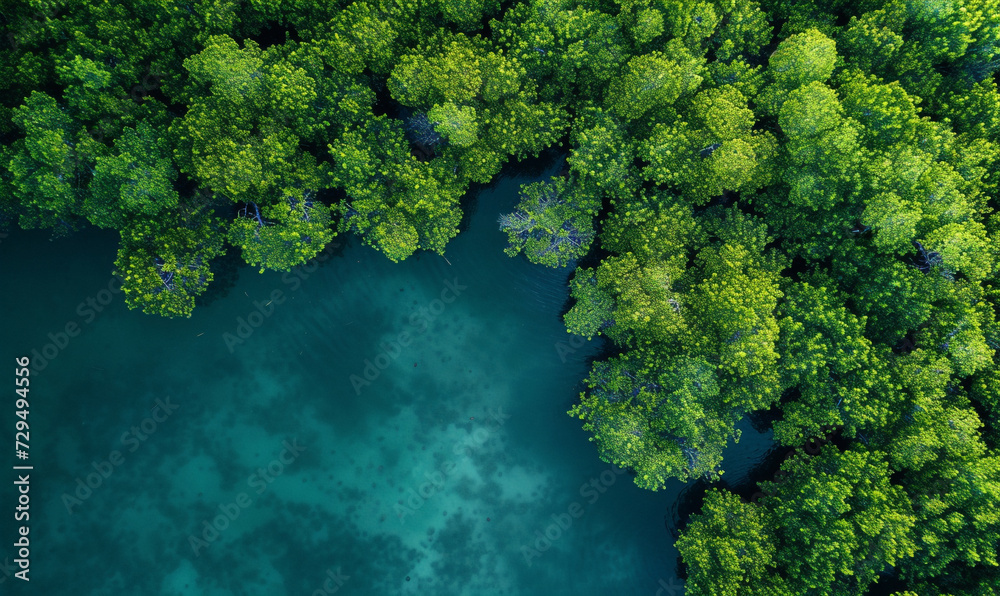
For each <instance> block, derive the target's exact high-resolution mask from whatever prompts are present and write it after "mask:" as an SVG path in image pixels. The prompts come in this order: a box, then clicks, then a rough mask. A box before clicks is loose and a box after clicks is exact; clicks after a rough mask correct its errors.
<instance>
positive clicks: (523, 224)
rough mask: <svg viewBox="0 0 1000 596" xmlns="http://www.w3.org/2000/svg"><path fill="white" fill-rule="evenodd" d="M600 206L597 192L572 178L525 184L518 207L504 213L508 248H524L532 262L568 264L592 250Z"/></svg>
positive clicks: (510, 252)
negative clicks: (581, 185) (508, 240)
mask: <svg viewBox="0 0 1000 596" xmlns="http://www.w3.org/2000/svg"><path fill="white" fill-rule="evenodd" d="M599 207H600V201H599V200H598V199H597V198H596V197H595V196H594V194H593V193H592V192H591V191H590V190H589V189H586V188H581V187H580V185H579V182H577V181H575V180H573V179H570V178H564V177H559V176H554V177H553V178H552V179H551V180H549V181H545V182H534V183H531V184H522V185H521V200H520V202H519V203H518V205H517V209H516V210H515V211H514V212H513V213H510V214H506V215H501V216H500V220H499V223H500V229H501V230H503V231H505V232H507V237H508V238H509V239H510V246H509V247H508V248H507V249H505V251H504V252H506V253H507V254H508V255H510V256H514V255H516V254H518V253H519V252H522V251H523V252H524V254H525V256H527V257H528V260H529V261H531V262H532V263H537V264H541V265H548V266H550V267H565V266H566V265H568V264H569V263H570V262H572V261H574V260H576V259H579V258H580V257H582V256H583V255H585V254H586V253H587V251H588V250H589V248H590V243H591V242H592V241H593V239H594V217H595V216H596V215H597V210H598V208H599Z"/></svg>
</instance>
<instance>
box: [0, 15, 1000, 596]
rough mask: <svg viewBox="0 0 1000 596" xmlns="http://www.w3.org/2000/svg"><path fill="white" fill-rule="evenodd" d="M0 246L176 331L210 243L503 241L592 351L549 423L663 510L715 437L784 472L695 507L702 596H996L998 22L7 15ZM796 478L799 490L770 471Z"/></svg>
mask: <svg viewBox="0 0 1000 596" xmlns="http://www.w3.org/2000/svg"><path fill="white" fill-rule="evenodd" d="M0 25H2V34H3V35H2V39H0V42H2V46H0V139H2V147H0V224H3V223H6V224H8V225H12V224H16V225H20V226H21V227H24V228H44V229H48V230H51V231H52V233H53V234H54V235H62V234H66V233H69V232H72V231H74V230H77V229H80V228H82V227H85V226H98V227H102V228H109V229H113V230H117V231H118V232H119V233H120V235H121V243H120V248H119V253H118V258H117V260H116V262H115V269H116V271H117V272H118V273H119V274H120V275H121V276H122V277H123V278H124V282H125V285H124V290H125V295H126V297H127V302H128V304H129V306H130V307H133V308H136V307H138V308H141V309H142V310H144V311H146V312H148V313H156V314H161V315H166V316H188V315H190V313H191V311H192V309H193V308H194V299H195V297H197V296H198V295H200V294H201V293H203V292H204V291H205V290H206V288H207V287H208V286H209V284H211V283H212V280H213V274H212V271H211V268H210V265H211V263H212V261H213V259H215V258H217V257H219V256H220V255H222V254H223V253H224V252H225V250H226V246H227V245H229V246H235V247H239V248H240V249H241V251H242V254H243V258H244V260H245V261H246V262H247V263H250V264H252V265H253V266H254V267H256V268H258V269H260V270H261V271H264V270H288V269H289V268H291V267H293V266H295V265H298V264H301V263H303V262H305V261H306V260H308V259H309V258H311V257H312V256H315V255H316V254H317V253H318V252H319V251H321V250H322V249H323V248H324V246H326V245H327V244H328V243H330V242H331V240H332V239H333V237H334V236H335V234H338V233H339V234H343V233H348V232H350V233H354V234H357V235H359V236H360V237H361V238H362V239H363V241H364V242H365V243H367V244H369V245H371V246H373V247H375V248H376V249H378V250H380V251H382V252H383V253H384V254H385V255H386V256H387V257H388V258H390V259H393V260H400V259H404V258H406V257H408V256H409V255H411V254H413V253H414V252H415V251H418V250H433V251H438V252H442V251H443V250H444V247H445V246H446V244H447V243H448V241H449V240H450V239H451V238H453V237H454V236H455V235H456V234H457V233H458V225H459V222H460V220H461V211H460V198H461V197H462V195H463V194H464V193H465V192H466V190H467V189H468V188H469V185H470V184H471V183H473V182H475V183H486V182H488V181H490V180H491V179H492V178H493V177H494V176H495V175H496V174H497V173H498V172H499V171H500V169H501V167H502V166H503V165H504V164H505V163H508V162H509V161H510V160H511V159H512V158H513V159H514V160H517V159H523V158H525V157H527V156H531V155H537V154H539V152H540V151H542V150H544V149H546V148H550V147H563V148H564V150H565V151H566V152H567V168H566V170H565V171H564V172H563V173H561V174H560V175H559V176H556V177H554V178H552V179H550V180H544V181H541V182H537V183H533V184H528V185H525V186H524V187H523V188H522V189H521V197H520V199H521V200H520V203H519V204H518V206H517V209H516V210H515V211H514V212H513V213H510V214H504V215H502V216H501V218H500V221H499V225H500V228H501V229H502V230H503V231H504V232H506V233H507V235H508V236H509V238H510V247H509V249H508V253H509V254H511V255H518V254H519V253H523V254H524V255H525V256H526V257H527V258H528V259H529V260H531V261H532V262H535V263H539V264H542V265H548V266H557V267H562V266H567V265H570V266H572V265H575V263H576V262H577V261H578V260H579V259H581V258H583V257H585V256H587V255H590V256H591V257H592V258H590V260H589V261H588V266H586V267H581V268H579V269H577V270H576V272H575V274H574V276H573V278H572V280H571V291H572V296H573V298H574V299H575V302H574V305H573V306H572V307H571V309H570V310H569V312H568V313H567V314H566V316H565V321H566V325H567V328H568V330H569V331H571V332H574V333H577V334H580V335H583V336H586V337H591V338H593V337H596V336H603V337H605V338H607V339H608V340H609V341H611V342H613V344H614V345H615V346H616V347H617V348H618V353H617V355H615V356H613V357H611V358H609V359H607V360H603V361H598V362H595V363H594V364H593V366H592V370H591V372H590V375H589V376H588V378H587V379H586V381H585V388H586V389H585V391H584V392H583V393H582V395H581V397H580V401H579V403H577V404H576V405H575V406H574V407H573V409H572V410H571V414H572V415H573V416H576V417H578V418H579V419H580V420H582V421H583V425H584V429H585V430H586V431H588V432H589V433H591V435H592V440H593V441H594V442H595V444H596V446H597V448H598V451H599V453H600V456H601V457H602V458H603V459H604V460H605V461H608V462H614V463H616V464H619V465H622V466H625V467H627V468H629V469H631V470H632V471H633V472H634V478H635V482H636V483H637V484H638V485H639V486H641V487H644V488H648V489H651V490H657V489H661V488H663V487H664V485H665V483H666V482H667V481H668V480H670V479H672V478H677V479H681V480H689V479H695V478H707V479H717V478H718V477H719V475H720V474H722V472H723V470H722V468H721V464H722V450H723V447H724V446H725V445H726V444H727V442H728V440H729V439H730V438H736V439H737V440H738V438H739V437H738V433H737V431H736V430H735V427H736V423H737V422H738V421H740V420H741V419H743V418H744V416H746V415H747V414H749V413H753V412H761V411H768V412H770V414H772V416H773V418H774V419H775V422H774V423H773V428H774V431H775V438H776V439H777V440H778V441H779V442H780V443H782V444H784V445H787V446H795V445H799V444H800V443H801V442H802V440H803V438H804V437H808V436H810V435H814V434H817V433H818V432H819V429H820V428H823V427H827V426H829V425H839V426H842V427H843V431H842V439H843V440H842V441H841V442H840V443H838V444H837V445H834V444H830V445H827V446H825V447H824V448H823V450H822V453H820V454H819V455H818V456H816V457H814V458H808V459H802V460H796V461H794V462H789V463H786V464H783V471H784V472H787V477H786V478H787V479H786V480H785V481H784V482H782V483H780V484H779V485H778V486H776V487H775V488H774V490H773V491H772V495H771V496H769V497H767V498H765V499H764V500H763V501H762V502H761V503H760V504H759V506H758V505H756V504H750V503H746V502H743V501H742V500H741V499H739V498H738V497H737V496H735V495H733V494H731V493H729V492H727V491H725V490H716V489H713V490H712V491H711V492H709V494H708V495H707V497H706V499H705V502H704V506H703V509H702V511H701V513H699V514H697V515H695V516H694V518H693V519H692V521H691V523H690V524H689V525H688V526H687V528H686V529H685V530H684V532H683V535H682V536H681V538H680V540H679V541H678V543H677V547H678V550H679V551H680V553H681V555H682V557H683V559H684V562H685V563H686V565H687V569H688V576H689V579H688V585H687V590H688V593H691V594H705V595H708V594H711V595H723V594H725V595H732V596H735V595H749V594H762V595H763V594H766V595H773V596H784V595H789V596H792V595H795V596H798V595H817V596H818V595H838V596H841V595H847V594H864V593H865V592H866V591H867V590H868V589H869V587H870V585H871V584H872V583H873V582H876V581H878V579H879V577H880V575H882V574H884V573H885V572H886V570H892V572H893V573H894V574H895V575H896V576H897V578H898V579H900V580H902V581H903V582H905V584H906V585H907V586H908V589H909V591H908V592H905V593H903V592H900V593H899V596H903V594H906V595H908V596H909V595H913V594H917V595H919V596H942V595H952V596H973V595H976V596H979V595H985V594H994V593H996V591H997V590H1000V573H998V561H997V548H998V539H1000V453H998V452H997V447H998V436H1000V435H998V433H997V431H998V426H1000V368H998V367H997V362H998V352H997V350H998V349H1000V323H998V318H997V314H998V311H997V305H998V300H1000V289H998V288H1000V284H998V281H1000V279H998V274H1000V269H998V266H997V263H998V260H997V256H998V255H997V243H996V238H997V236H998V234H1000V216H998V215H997V213H996V211H995V209H996V207H997V199H998V187H997V184H998V182H1000V171H998V165H1000V149H998V148H1000V93H998V88H997V77H996V73H997V71H998V69H1000V1H998V0H948V1H941V2H930V1H924V0H863V1H859V2H856V3H847V2H842V1H840V0H831V1H829V2H816V1H815V0H780V1H779V0H761V1H760V2H758V1H756V0H744V1H741V2H737V1H735V0H697V1H695V0H527V1H522V2H509V3H506V4H504V5H503V6H501V4H500V3H498V2H496V1H493V0H490V1H487V0H462V1H459V0H357V1H355V2H347V1H346V0H341V1H339V2H338V1H333V2H326V1H322V2H321V1H319V0H255V1H253V2H247V3H237V2H230V1H227V0H198V1H197V2H195V1H192V2H156V1H151V0H135V1H133V2H119V1H108V2H101V3H98V2H86V1H85V0H20V1H11V2H7V3H5V4H4V6H3V8H2V10H0ZM783 478H785V476H783Z"/></svg>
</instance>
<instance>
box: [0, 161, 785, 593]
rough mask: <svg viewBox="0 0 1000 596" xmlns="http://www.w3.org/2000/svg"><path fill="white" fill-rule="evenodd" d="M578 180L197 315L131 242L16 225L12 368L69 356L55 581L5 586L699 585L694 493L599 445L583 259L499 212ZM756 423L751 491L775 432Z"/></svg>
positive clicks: (656, 589) (240, 291) (730, 458)
mask: <svg viewBox="0 0 1000 596" xmlns="http://www.w3.org/2000/svg"><path fill="white" fill-rule="evenodd" d="M555 169H556V168H555V167H549V168H548V169H547V170H546V171H544V172H542V173H541V174H539V175H534V176H523V175H522V176H508V175H505V176H503V177H501V178H500V179H499V180H498V181H497V182H496V183H494V184H493V185H491V186H489V187H487V188H485V189H483V190H482V191H481V192H479V193H478V195H477V197H476V198H475V199H474V200H473V201H472V202H471V203H470V206H469V211H470V212H471V216H470V217H469V218H468V224H469V225H468V229H467V230H465V231H463V232H462V233H461V234H460V235H459V236H458V237H457V238H456V239H455V240H453V241H452V242H451V243H450V244H449V245H448V250H447V252H446V254H445V257H444V258H443V257H441V256H438V255H434V254H420V255H417V256H416V257H414V258H410V259H408V260H406V261H405V262H402V263H398V264H394V263H391V262H390V261H388V260H387V259H386V258H384V257H383V256H381V255H380V254H378V253H376V252H375V251H374V250H372V249H370V248H367V247H364V246H361V245H360V244H359V243H358V242H357V240H356V239H351V238H345V237H342V238H339V239H338V240H339V242H341V243H343V245H342V246H340V247H339V248H336V249H334V250H332V251H329V252H328V253H326V254H325V255H324V260H323V261H322V262H313V263H310V265H309V266H307V267H300V268H298V269H297V270H296V271H294V272H293V273H291V274H281V273H266V274H263V275H261V274H258V273H257V272H256V270H254V269H252V268H249V267H245V268H243V269H240V271H239V273H240V275H239V278H238V280H237V281H236V284H235V286H233V287H232V288H230V289H229V291H228V295H226V296H225V297H221V298H219V299H217V300H214V301H213V302H212V303H211V304H209V305H207V306H203V307H199V308H197V309H196V310H195V313H194V315H193V316H192V317H191V318H190V319H182V320H167V319H161V318H156V317H151V316H147V315H144V314H142V313H141V312H139V311H130V310H128V309H127V308H126V307H125V305H124V299H123V297H122V295H121V294H120V293H115V292H113V291H111V290H109V289H108V288H109V287H110V288H111V289H112V290H114V289H117V287H118V286H117V283H116V280H115V279H114V277H113V276H112V275H111V270H112V263H113V261H114V257H115V243H116V237H115V235H114V234H108V233H102V232H97V231H87V232H83V233H80V234H77V235H75V236H73V237H71V238H69V239H64V240H58V241H53V242H50V241H49V240H48V239H47V235H46V234H44V233H40V232H12V233H11V235H10V236H9V237H7V238H6V239H4V240H3V242H2V243H0V275H2V279H3V280H4V282H3V283H4V284H5V286H4V287H5V289H6V290H7V291H5V292H3V293H2V294H0V317H2V318H3V320H2V329H3V334H4V339H3V342H2V348H0V349H2V356H3V358H2V362H6V363H8V370H7V372H6V373H2V372H0V379H4V378H7V379H9V381H8V382H9V384H10V385H11V386H12V385H13V380H12V379H13V373H14V371H13V369H14V358H15V357H16V356H21V355H24V354H30V353H31V352H32V350H38V351H39V352H38V353H39V354H40V355H43V357H44V355H46V354H47V355H49V356H54V357H53V358H51V361H46V362H44V367H42V366H41V365H42V362H41V361H40V360H38V359H36V360H35V362H34V366H35V368H36V369H40V370H37V374H36V375H34V376H32V385H31V413H30V422H31V432H32V435H31V439H32V440H31V456H30V463H31V464H33V465H34V466H35V469H34V471H33V472H32V476H31V478H32V484H31V497H32V501H31V516H32V517H31V534H30V535H31V537H32V550H31V561H32V565H31V580H32V581H31V585H30V588H28V586H25V585H24V584H23V582H20V581H14V580H13V579H6V581H5V582H4V584H5V585H4V587H3V589H4V592H5V593H28V592H27V589H30V590H31V593H34V594H65V593H68V592H67V591H68V590H72V592H73V593H75V594H83V595H98V594H108V595H120V594H154V595H155V594H160V595H163V596H174V595H213V596H214V595H223V594H242V595H250V594H261V595H268V596H284V595H317V594H332V593H338V594H442V595H446V594H549V595H559V594H607V593H616V594H626V593H627V594H651V595H653V594H657V593H659V594H663V595H670V594H682V593H683V588H682V587H681V585H682V582H681V580H680V579H678V577H677V575H676V565H677V552H676V550H675V549H674V548H673V537H672V536H671V530H672V529H673V527H674V526H675V525H676V524H677V523H678V521H679V520H680V517H682V514H683V507H681V508H680V509H681V513H678V497H679V495H680V494H681V491H682V490H683V489H685V485H683V484H682V483H680V482H677V481H674V482H672V483H671V484H670V485H669V486H668V487H667V490H665V491H661V492H658V493H653V492H649V491H644V490H640V489H638V488H637V487H635V486H634V485H633V484H632V482H631V478H630V477H629V475H628V474H623V473H620V471H617V472H616V471H615V470H614V468H612V467H611V466H609V465H608V464H605V463H603V462H601V461H600V460H599V459H598V458H597V454H596V449H595V447H594V445H593V444H592V443H589V442H588V440H587V434H586V433H584V432H583V431H582V430H581V429H580V423H579V421H577V420H574V419H571V418H570V417H568V416H567V415H566V411H567V410H568V409H569V408H570V407H571V405H572V404H573V402H574V400H575V398H576V395H577V394H578V392H579V391H580V380H581V379H583V378H584V377H585V376H586V373H587V368H588V359H591V358H593V357H594V356H595V355H597V354H598V353H600V351H601V348H602V346H601V345H599V343H598V342H597V341H594V342H589V343H588V342H579V341H573V342H572V343H571V342H570V340H571V339H572V338H571V337H570V336H568V334H567V333H566V331H565V328H564V327H563V325H562V322H561V318H560V314H561V313H562V312H563V311H564V310H565V307H566V301H567V298H568V289H567V285H566V281H567V279H568V277H569V275H570V272H569V270H553V269H549V268H544V267H539V266H533V265H531V264H529V263H527V261H525V260H524V259H523V258H515V259H512V258H509V257H507V256H505V255H504V254H503V252H502V249H503V247H504V246H505V240H506V237H505V235H504V234H503V233H501V232H500V231H498V230H497V226H496V218H497V216H498V215H499V214H500V213H501V212H506V211H510V210H511V209H512V208H513V206H514V205H515V204H516V201H517V197H516V191H517V186H518V185H519V184H521V183H523V182H528V181H533V180H538V179H541V178H543V177H547V176H548V175H550V174H551V173H553V172H554V171H555ZM88 301H91V302H88ZM269 302H270V304H269ZM68 323H74V324H76V326H77V327H72V326H71V327H70V329H71V330H75V331H76V332H77V335H76V336H75V337H69V336H67V337H65V338H63V337H62V336H61V335H60V333H63V332H65V329H66V326H67V324H68ZM50 333H51V334H52V337H49V334H50ZM46 344H53V345H52V346H51V347H49V348H46ZM57 344H62V345H61V346H60V345H57ZM46 350H47V352H46ZM12 402H13V400H5V402H4V403H5V404H8V405H6V406H5V407H4V410H3V412H2V414H0V419H2V420H3V421H4V426H5V428H12V427H13V421H14V417H13V411H12V410H13V406H12ZM741 428H742V429H743V439H742V440H741V442H740V444H739V445H738V446H735V447H730V448H729V449H728V450H727V452H726V454H727V457H726V461H725V464H724V466H725V467H726V469H727V470H728V472H727V475H726V478H727V480H729V481H730V482H734V481H735V482H738V481H739V480H740V479H741V478H742V477H744V476H746V474H747V473H748V472H749V471H750V469H751V467H752V465H753V464H754V463H755V462H757V461H759V460H760V458H761V456H762V455H763V454H764V452H765V451H766V450H767V449H768V447H769V446H770V440H769V436H770V433H766V434H758V433H756V432H754V431H753V430H752V429H751V428H750V426H749V424H747V423H742V424H741ZM116 452H117V453H118V455H117V456H115V455H114V454H115V453H116ZM10 461H12V462H14V461H15V460H13V457H11V460H10ZM5 474H6V475H7V476H8V478H9V480H10V481H12V480H14V477H13V472H12V471H8V472H6V473H5ZM78 480H79V482H78ZM10 481H8V480H5V481H4V482H3V483H2V486H3V487H4V488H3V492H2V496H3V500H2V503H3V505H2V506H3V508H4V509H8V508H9V509H13V506H14V493H13V492H11V491H10V487H11V486H12V484H11V482H10ZM88 482H90V484H91V486H86V485H87V483H88ZM81 485H83V487H81ZM92 487H94V488H92ZM687 488H688V493H690V490H691V487H687ZM698 490H699V491H700V490H702V489H698ZM88 491H89V492H88ZM2 517H3V519H4V520H5V521H4V522H3V523H2V524H0V528H2V529H3V544H10V542H11V541H10V540H8V539H7V538H8V537H13V536H14V532H15V529H14V528H13V526H12V525H11V522H10V521H9V520H10V519H11V518H10V515H9V513H8V512H4V513H3V516H2ZM13 555H14V553H13V549H12V548H11V547H9V546H7V547H3V548H0V560H2V558H3V557H7V558H9V559H13V558H14V556H13ZM11 584H15V585H14V589H13V590H11V591H8V589H9V587H10V585H11ZM26 588H27V589H26Z"/></svg>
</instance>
